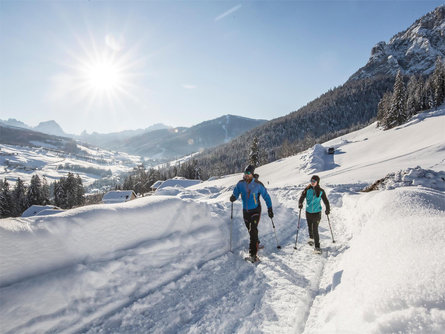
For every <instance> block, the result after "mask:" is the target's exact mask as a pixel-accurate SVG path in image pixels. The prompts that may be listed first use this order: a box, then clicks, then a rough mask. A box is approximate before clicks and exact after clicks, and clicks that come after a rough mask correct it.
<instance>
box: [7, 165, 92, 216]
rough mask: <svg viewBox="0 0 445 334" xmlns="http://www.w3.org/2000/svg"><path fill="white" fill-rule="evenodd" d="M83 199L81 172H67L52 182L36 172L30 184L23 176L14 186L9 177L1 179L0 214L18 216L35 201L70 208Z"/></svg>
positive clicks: (83, 201) (82, 201)
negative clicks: (75, 173) (49, 182)
mask: <svg viewBox="0 0 445 334" xmlns="http://www.w3.org/2000/svg"><path fill="white" fill-rule="evenodd" d="M51 195H52V196H51ZM84 203H85V190H84V187H83V185H82V179H81V178H80V176H79V175H78V174H77V175H76V176H74V174H73V173H68V175H67V176H66V177H62V178H60V179H59V181H54V182H53V183H52V184H50V185H49V184H48V181H47V180H46V178H45V176H43V177H42V178H40V177H39V176H38V175H37V174H35V175H33V176H32V177H31V182H30V184H29V185H26V184H25V182H23V180H22V179H20V178H18V179H17V181H16V182H15V185H14V187H11V185H10V183H9V182H8V180H7V179H4V180H0V218H6V217H19V216H21V215H22V213H23V212H24V211H25V210H26V209H28V208H29V207H31V206H32V205H56V206H58V207H60V208H62V209H70V208H73V207H77V206H82V205H83V204H84Z"/></svg>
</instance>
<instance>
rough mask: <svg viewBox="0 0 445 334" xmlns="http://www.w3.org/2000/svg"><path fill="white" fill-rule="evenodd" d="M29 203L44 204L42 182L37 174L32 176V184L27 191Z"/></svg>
mask: <svg viewBox="0 0 445 334" xmlns="http://www.w3.org/2000/svg"><path fill="white" fill-rule="evenodd" d="M26 200H27V202H28V205H29V206H31V205H43V204H44V203H43V195H42V182H41V180H40V177H39V176H38V175H37V174H34V175H33V176H32V177H31V184H30V185H29V187H28V192H27V193H26Z"/></svg>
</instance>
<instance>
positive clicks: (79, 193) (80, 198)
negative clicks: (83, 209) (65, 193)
mask: <svg viewBox="0 0 445 334" xmlns="http://www.w3.org/2000/svg"><path fill="white" fill-rule="evenodd" d="M84 204H85V188H84V187H83V184H82V179H81V178H80V176H79V174H77V175H76V206H82V205H84Z"/></svg>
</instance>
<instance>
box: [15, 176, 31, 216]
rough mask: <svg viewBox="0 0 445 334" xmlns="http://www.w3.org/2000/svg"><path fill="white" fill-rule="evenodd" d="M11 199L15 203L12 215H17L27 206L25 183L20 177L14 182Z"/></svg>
mask: <svg viewBox="0 0 445 334" xmlns="http://www.w3.org/2000/svg"><path fill="white" fill-rule="evenodd" d="M12 200H13V202H14V203H15V208H14V212H13V216H14V217H19V216H21V215H22V213H23V211H25V210H26V209H27V208H28V207H29V205H28V201H27V199H26V187H25V183H24V182H23V181H22V180H21V179H20V178H18V179H17V181H16V183H15V187H14V190H13V192H12Z"/></svg>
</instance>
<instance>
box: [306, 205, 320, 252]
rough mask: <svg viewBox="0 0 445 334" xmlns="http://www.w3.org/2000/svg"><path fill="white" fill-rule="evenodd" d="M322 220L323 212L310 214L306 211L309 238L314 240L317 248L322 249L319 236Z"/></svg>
mask: <svg viewBox="0 0 445 334" xmlns="http://www.w3.org/2000/svg"><path fill="white" fill-rule="evenodd" d="M320 220H321V212H316V213H310V212H307V211H306V221H307V228H308V230H309V238H311V239H314V243H315V247H318V248H320V236H319V235H318V224H319V223H320Z"/></svg>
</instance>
